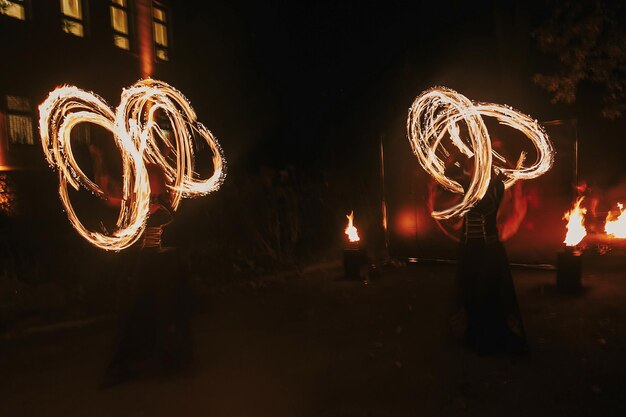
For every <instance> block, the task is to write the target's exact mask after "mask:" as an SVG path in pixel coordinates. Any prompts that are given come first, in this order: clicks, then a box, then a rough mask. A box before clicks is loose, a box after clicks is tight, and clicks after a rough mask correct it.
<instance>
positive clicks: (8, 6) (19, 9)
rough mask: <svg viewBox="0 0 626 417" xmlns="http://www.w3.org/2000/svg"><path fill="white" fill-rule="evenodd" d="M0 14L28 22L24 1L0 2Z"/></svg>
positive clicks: (3, 0) (7, 0)
mask: <svg viewBox="0 0 626 417" xmlns="http://www.w3.org/2000/svg"><path fill="white" fill-rule="evenodd" d="M0 14H3V15H6V16H9V17H14V18H16V19H19V20H26V8H25V7H24V0H0Z"/></svg>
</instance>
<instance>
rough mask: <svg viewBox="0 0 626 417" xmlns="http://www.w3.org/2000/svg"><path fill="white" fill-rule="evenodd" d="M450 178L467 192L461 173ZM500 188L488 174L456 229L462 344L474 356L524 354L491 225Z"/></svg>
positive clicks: (522, 335)
mask: <svg viewBox="0 0 626 417" xmlns="http://www.w3.org/2000/svg"><path fill="white" fill-rule="evenodd" d="M459 174H460V175H459ZM454 176H456V177H457V179H458V181H459V183H460V184H461V185H463V187H464V188H465V187H467V185H468V183H469V175H468V174H467V171H463V170H462V168H458V172H457V173H456V175H454ZM504 189H505V187H504V182H503V181H502V179H501V178H500V177H499V176H497V175H492V177H491V180H490V182H489V185H488V188H487V192H486V193H485V195H484V196H483V198H481V199H480V200H479V201H478V203H476V204H475V205H474V206H473V207H472V208H470V210H469V211H468V212H467V213H466V214H465V215H464V217H463V225H462V228H461V239H460V246H459V258H458V272H457V274H458V275H457V276H458V280H459V289H460V295H461V302H462V305H463V308H464V310H465V314H466V317H467V329H466V332H465V341H466V343H467V345H468V347H469V348H470V349H472V350H475V351H476V352H478V353H479V354H495V353H513V354H526V353H528V352H529V348H528V344H527V342H526V336H525V332H524V326H523V324H522V318H521V314H520V311H519V307H518V304H517V296H516V294H515V287H514V285H513V278H512V276H511V270H510V268H509V262H508V258H507V255H506V251H505V249H504V245H503V244H502V242H501V241H500V239H499V236H498V226H497V223H496V217H497V214H498V209H499V207H500V202H501V201H502V197H503V195H504Z"/></svg>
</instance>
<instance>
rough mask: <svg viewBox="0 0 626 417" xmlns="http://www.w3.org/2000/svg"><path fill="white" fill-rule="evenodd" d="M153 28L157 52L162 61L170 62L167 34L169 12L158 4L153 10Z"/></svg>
mask: <svg viewBox="0 0 626 417" xmlns="http://www.w3.org/2000/svg"><path fill="white" fill-rule="evenodd" d="M153 11H154V12H153V18H154V22H153V27H154V44H155V52H156V56H157V58H158V59H160V60H161V61H169V42H168V34H167V24H168V18H167V12H166V11H165V9H164V8H163V7H161V6H159V5H158V4H156V3H155V4H154V8H153Z"/></svg>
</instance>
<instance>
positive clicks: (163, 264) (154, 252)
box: [97, 164, 192, 388]
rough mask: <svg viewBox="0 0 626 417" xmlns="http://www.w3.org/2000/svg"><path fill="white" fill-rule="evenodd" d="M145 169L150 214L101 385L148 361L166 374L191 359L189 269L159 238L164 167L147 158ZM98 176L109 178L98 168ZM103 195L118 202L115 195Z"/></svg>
mask: <svg viewBox="0 0 626 417" xmlns="http://www.w3.org/2000/svg"><path fill="white" fill-rule="evenodd" d="M146 169H147V171H148V177H149V180H150V216H149V217H148V220H147V224H146V228H145V230H144V232H143V235H142V236H141V239H140V241H139V246H140V248H139V253H138V255H137V257H136V258H135V260H134V262H135V264H134V265H133V268H132V272H131V277H130V279H131V291H130V297H129V298H130V300H129V302H128V303H127V304H128V305H127V306H126V307H125V309H126V312H125V314H124V315H125V318H124V319H123V324H122V327H121V334H120V337H119V342H118V346H117V348H116V351H115V353H114V355H113V359H112V361H111V363H110V364H109V366H108V368H107V371H106V374H105V377H104V380H103V381H102V384H101V385H102V387H103V388H106V387H109V386H112V385H116V384H119V383H122V382H125V381H126V380H129V379H131V378H133V377H134V376H136V375H137V374H138V373H140V372H141V371H144V370H147V369H149V368H151V367H157V368H158V369H160V370H161V371H162V372H164V373H167V374H169V373H172V372H176V371H180V370H183V369H185V368H186V367H188V366H189V365H190V363H191V357H192V331H191V324H190V318H191V298H192V297H191V290H190V287H189V283H188V273H187V271H186V268H185V267H184V265H183V263H182V262H181V261H180V257H179V253H178V251H177V250H176V249H175V248H173V247H168V246H164V245H163V243H162V236H163V231H164V229H165V228H166V227H167V226H168V225H169V224H170V223H171V222H172V220H173V209H172V205H171V196H170V195H169V193H168V191H167V188H166V179H165V175H164V172H163V168H162V167H161V166H159V165H156V164H147V165H146ZM98 176H99V177H100V178H108V176H107V175H104V174H102V173H100V174H99V175H98ZM98 176H97V177H98ZM105 183H107V181H105ZM107 201H109V203H110V204H116V203H117V198H116V197H111V198H109V199H108V200H107Z"/></svg>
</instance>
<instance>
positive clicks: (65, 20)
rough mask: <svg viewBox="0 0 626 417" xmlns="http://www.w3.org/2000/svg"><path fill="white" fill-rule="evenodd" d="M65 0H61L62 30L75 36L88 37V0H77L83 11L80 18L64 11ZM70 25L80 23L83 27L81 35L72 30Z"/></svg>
mask: <svg viewBox="0 0 626 417" xmlns="http://www.w3.org/2000/svg"><path fill="white" fill-rule="evenodd" d="M63 1H64V0H59V12H60V14H61V30H62V31H63V33H66V34H68V35H71V36H74V37H76V38H83V39H84V38H86V37H87V15H88V13H87V10H88V4H87V0H77V1H78V2H79V4H80V13H81V17H80V18H77V17H74V16H70V15H68V14H65V12H64V11H63ZM68 24H69V25H68ZM66 25H68V26H67V27H68V29H66ZM70 25H78V26H79V27H80V28H81V32H80V35H79V34H76V33H74V32H72V31H71V30H70V29H69V27H71V26H70Z"/></svg>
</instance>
